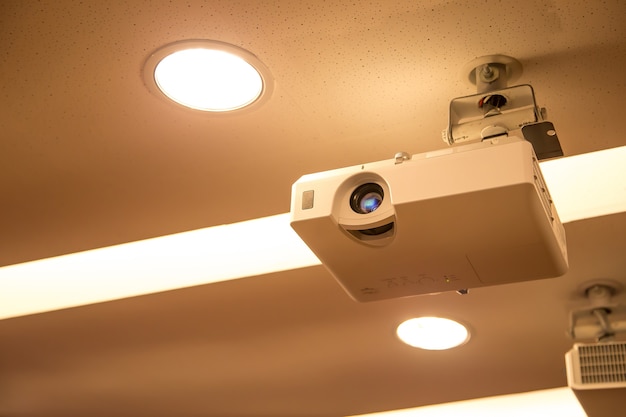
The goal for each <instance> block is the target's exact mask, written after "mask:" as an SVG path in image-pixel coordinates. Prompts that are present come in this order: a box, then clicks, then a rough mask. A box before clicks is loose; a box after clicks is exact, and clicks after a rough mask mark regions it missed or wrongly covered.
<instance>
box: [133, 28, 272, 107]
mask: <svg viewBox="0 0 626 417" xmlns="http://www.w3.org/2000/svg"><path fill="white" fill-rule="evenodd" d="M144 77H145V79H146V84H147V85H148V87H149V88H151V89H152V90H153V91H154V90H158V91H160V92H162V93H163V94H164V95H165V96H166V97H168V98H169V99H171V100H173V101H174V102H176V103H178V104H180V105H182V106H185V107H188V108H191V109H195V110H200V111H204V112H211V113H224V112H230V111H234V110H238V109H242V108H244V107H248V106H250V105H252V104H253V103H256V102H257V101H259V99H260V97H261V96H262V95H264V96H268V93H269V92H270V90H271V77H269V71H268V70H267V68H266V67H265V66H264V65H263V64H262V63H261V62H260V61H259V60H258V58H256V57H255V56H254V55H253V54H251V53H250V52H248V51H246V50H244V49H241V48H238V47H236V46H234V45H229V44H225V43H222V42H217V41H208V40H206V41H204V40H191V41H182V42H176V43H174V44H171V45H168V46H166V47H164V48H161V49H160V50H158V51H157V52H155V53H154V54H153V55H152V56H151V57H150V58H149V59H148V61H147V62H146V66H145V70H144ZM155 87H156V88H155Z"/></svg>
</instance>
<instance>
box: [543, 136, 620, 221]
mask: <svg viewBox="0 0 626 417" xmlns="http://www.w3.org/2000/svg"><path fill="white" fill-rule="evenodd" d="M539 165H540V166H541V172H542V173H543V176H544V178H545V180H546V183H547V185H548V188H549V190H550V194H551V195H552V200H554V204H555V207H556V209H557V212H558V213H559V218H560V219H561V222H563V223H567V222H572V221H575V220H582V219H588V218H591V217H598V216H604V215H607V214H614V213H621V212H623V211H626V146H620V147H619V148H612V149H606V150H602V151H597V152H591V153H585V154H581V155H575V156H570V157H567V158H559V159H553V160H547V161H542V162H540V163H539Z"/></svg>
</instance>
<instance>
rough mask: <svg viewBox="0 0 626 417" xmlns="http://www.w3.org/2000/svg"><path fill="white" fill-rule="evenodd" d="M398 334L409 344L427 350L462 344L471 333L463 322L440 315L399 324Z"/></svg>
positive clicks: (450, 347)
mask: <svg viewBox="0 0 626 417" xmlns="http://www.w3.org/2000/svg"><path fill="white" fill-rule="evenodd" d="M396 332H397V334H398V337H399V338H400V340H402V341H403V342H404V343H406V344H407V345H410V346H413V347H416V348H420V349H427V350H445V349H452V348H453V347H457V346H460V345H462V344H464V343H465V342H467V341H468V340H469V337H470V334H469V331H468V330H467V328H466V327H465V326H463V325H462V324H461V323H459V322H456V321H454V320H450V319H444V318H440V317H419V318H414V319H410V320H407V321H405V322H403V323H401V324H400V325H399V326H398V329H397V331H396Z"/></svg>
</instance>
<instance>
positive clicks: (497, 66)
mask: <svg viewBox="0 0 626 417" xmlns="http://www.w3.org/2000/svg"><path fill="white" fill-rule="evenodd" d="M461 75H462V78H463V79H464V80H465V81H466V82H468V83H469V84H470V85H475V86H476V90H477V93H479V94H481V93H488V92H490V91H494V90H501V89H504V88H507V87H508V84H509V83H512V82H515V81H517V80H518V79H519V78H520V76H521V75H522V64H521V62H519V61H518V60H517V59H515V58H512V57H510V56H506V55H486V56H481V57H478V58H475V59H473V60H471V61H470V62H468V63H467V64H465V65H464V66H463V69H462V74H461Z"/></svg>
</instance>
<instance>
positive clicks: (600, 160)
mask: <svg viewBox="0 0 626 417" xmlns="http://www.w3.org/2000/svg"><path fill="white" fill-rule="evenodd" d="M624 161H626V146H625V147H620V148H615V149H610V150H606V151H600V152H594V153H591V154H585V155H577V156H574V157H569V158H560V159H555V160H553V161H546V162H542V163H541V169H542V171H543V172H544V176H545V178H546V182H547V183H548V187H549V189H550V193H551V194H552V198H553V200H554V203H555V205H556V207H557V210H558V212H559V216H560V217H561V220H562V221H563V222H571V221H575V220H580V219H585V218H589V217H594V216H601V215H606V214H611V213H617V212H622V211H626V189H625V187H626V164H624ZM242 260H245V262H242ZM319 264H320V262H319V260H318V259H317V258H316V257H315V255H313V253H312V252H311V251H310V250H309V248H308V247H307V246H306V245H305V244H304V243H303V242H302V241H301V240H300V238H299V237H298V236H297V235H296V234H295V232H294V231H293V230H292V229H291V227H290V226H289V214H288V213H285V214H279V215H276V216H271V217H266V218H261V219H256V220H250V221H245V222H241V223H235V224H230V225H223V226H217V227H211V228H207V229H200V230H195V231H192V232H186V233H179V234H175V235H169V236H163V237H159V238H155V239H148V240H142V241H138V242H132V243H127V244H123V245H117V246H111V247H108V248H102V249H96V250H92V251H86V252H79V253H75V254H70V255H65V256H59V257H56V258H49V259H43V260H38V261H34V262H27V263H23V264H18V265H11V266H7V267H4V268H0V319H2V318H8V317H15V316H21V315H26V314H33V313H41V312H45V311H51V310H57V309H61V308H67V307H75V306H80V305H85V304H91V303H97V302H102V301H109V300H115V299H120V298H126V297H132V296H137V295H143V294H150V293H155V292H160V291H167V290H173V289H177V288H184V287H190V286H194V285H202V284H209V283H213V282H219V281H225V280H229V279H236V278H242V277H246V276H253V275H261V274H266V273H272V272H278V271H284V270H289V269H297V268H304V267H307V266H312V265H319Z"/></svg>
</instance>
